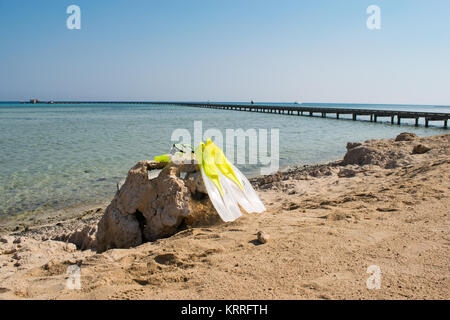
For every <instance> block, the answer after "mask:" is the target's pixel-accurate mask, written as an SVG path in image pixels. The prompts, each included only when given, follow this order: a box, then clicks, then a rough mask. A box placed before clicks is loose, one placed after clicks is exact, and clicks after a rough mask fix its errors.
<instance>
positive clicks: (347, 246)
mask: <svg viewBox="0 0 450 320" xmlns="http://www.w3.org/2000/svg"><path fill="white" fill-rule="evenodd" d="M396 140H398V141H396ZM347 149H348V150H347V153H346V154H345V152H343V154H342V156H343V160H342V161H336V162H332V163H327V164H322V165H311V166H300V167H290V168H288V169H286V170H283V171H280V172H278V173H276V174H274V175H271V176H265V177H258V178H254V179H252V183H253V185H254V186H255V188H256V189H257V191H258V194H259V195H260V197H261V200H262V201H263V202H264V204H265V205H266V207H267V211H265V212H264V213H262V214H244V215H243V216H242V217H241V218H239V219H238V220H236V221H234V222H232V223H223V222H218V220H216V221H217V222H215V223H211V224H209V225H203V226H198V227H188V228H184V229H183V230H180V231H179V232H177V233H176V234H175V235H174V236H171V237H168V238H164V239H159V240H157V241H154V242H146V243H144V244H142V245H139V246H138V247H135V248H130V249H111V250H108V251H106V252H103V253H96V251H95V250H89V249H88V250H83V251H82V250H79V249H78V248H77V246H76V245H75V244H73V243H71V242H65V241H57V240H55V239H60V240H61V239H69V238H70V236H68V235H70V234H71V233H73V232H74V231H75V230H81V229H83V227H84V226H88V225H95V224H96V223H97V222H98V220H99V219H100V217H101V216H102V214H103V213H104V210H105V206H104V205H102V206H97V207H93V208H89V209H88V208H82V209H80V208H75V209H71V210H66V211H64V212H61V213H60V214H59V215H58V216H51V215H47V216H43V217H42V218H38V219H35V218H33V219H29V217H23V221H21V220H20V219H19V220H18V219H16V220H11V221H8V222H6V221H5V223H2V230H1V232H2V235H1V236H0V299H449V298H450V269H449V265H450V254H449V253H450V250H449V245H450V236H449V234H450V223H449V221H450V220H449V214H450V193H449V191H450V134H445V135H437V136H431V137H423V138H419V137H417V136H414V135H408V134H404V135H401V136H400V137H397V139H396V137H393V138H392V139H389V140H369V141H366V142H357V141H354V142H352V143H349V144H348V145H347ZM108 202H109V201H108ZM106 204H107V203H106ZM24 225H26V226H25V227H24ZM260 231H261V232H263V233H265V234H266V235H267V236H268V237H267V238H268V241H267V242H266V243H264V244H262V243H261V242H259V241H258V240H257V233H258V232H260ZM91 236H95V235H91ZM72 242H73V241H72ZM71 265H77V266H79V268H80V271H81V278H80V279H81V288H80V289H79V290H73V289H72V290H71V289H68V288H67V287H66V282H67V277H68V275H67V269H68V267H69V266H71ZM369 266H377V267H379V269H380V270H381V287H380V289H369V288H368V287H367V284H366V281H367V279H368V278H369V277H370V276H371V274H369V273H367V269H368V267H369Z"/></svg>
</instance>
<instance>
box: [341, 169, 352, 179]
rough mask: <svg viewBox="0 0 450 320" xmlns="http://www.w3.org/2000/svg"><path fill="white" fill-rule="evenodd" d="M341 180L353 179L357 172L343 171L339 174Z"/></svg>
mask: <svg viewBox="0 0 450 320" xmlns="http://www.w3.org/2000/svg"><path fill="white" fill-rule="evenodd" d="M338 176H339V178H352V177H354V176H356V171H355V170H352V169H341V171H339V173H338Z"/></svg>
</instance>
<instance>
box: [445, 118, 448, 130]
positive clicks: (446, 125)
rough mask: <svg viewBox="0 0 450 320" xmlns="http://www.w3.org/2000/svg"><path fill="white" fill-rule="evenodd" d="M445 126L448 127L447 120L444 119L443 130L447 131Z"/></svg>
mask: <svg viewBox="0 0 450 320" xmlns="http://www.w3.org/2000/svg"><path fill="white" fill-rule="evenodd" d="M447 125H448V119H445V120H444V129H447V128H448V126H447Z"/></svg>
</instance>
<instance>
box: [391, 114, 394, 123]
mask: <svg viewBox="0 0 450 320" xmlns="http://www.w3.org/2000/svg"><path fill="white" fill-rule="evenodd" d="M391 124H394V116H391Z"/></svg>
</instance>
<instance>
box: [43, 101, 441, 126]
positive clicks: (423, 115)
mask: <svg viewBox="0 0 450 320" xmlns="http://www.w3.org/2000/svg"><path fill="white" fill-rule="evenodd" d="M39 103H45V102H39ZM47 103H55V104H159V105H161V104H163V105H164V104H166V105H177V106H185V107H196V108H208V109H222V110H234V111H246V112H260V113H274V114H284V115H293V116H310V117H312V116H320V117H322V118H326V117H329V116H333V117H335V118H336V119H340V116H341V115H351V119H352V120H353V121H356V120H358V117H360V116H368V117H369V118H370V122H377V121H378V119H379V118H386V117H387V118H390V121H391V124H395V123H396V124H398V125H400V124H401V121H402V119H414V120H415V125H416V126H418V125H419V119H423V120H424V123H425V127H429V123H430V122H431V121H441V122H442V123H443V126H444V128H446V129H447V128H448V120H449V119H450V113H438V112H421V111H399V110H376V109H352V108H332V107H315V106H314V107H311V106H301V105H299V106H280V105H264V104H219V103H208V102H157V101H54V102H53V101H51V102H47Z"/></svg>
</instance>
